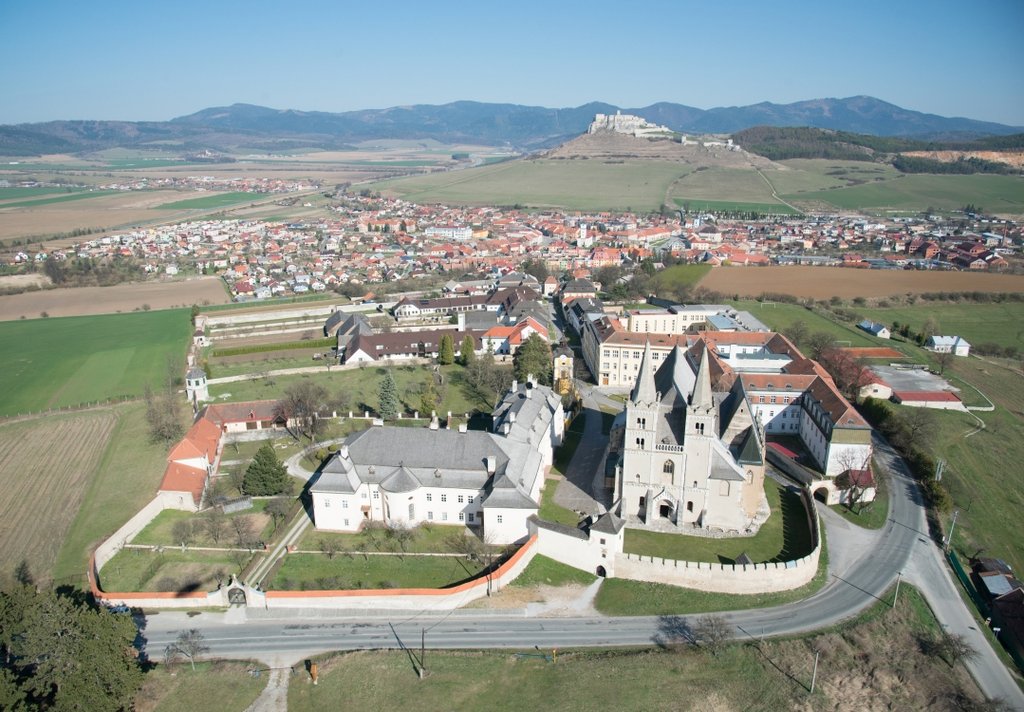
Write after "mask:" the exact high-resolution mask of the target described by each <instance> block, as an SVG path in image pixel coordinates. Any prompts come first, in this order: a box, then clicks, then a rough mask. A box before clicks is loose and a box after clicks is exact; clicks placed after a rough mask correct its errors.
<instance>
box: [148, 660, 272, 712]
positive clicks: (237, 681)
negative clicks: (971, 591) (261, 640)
mask: <svg viewBox="0 0 1024 712" xmlns="http://www.w3.org/2000/svg"><path fill="white" fill-rule="evenodd" d="M253 667H255V668H261V669H262V668H263V665H261V664H259V663H242V662H200V663H196V669H195V672H193V671H192V667H191V665H189V664H188V663H187V662H182V663H178V664H175V665H173V666H171V667H167V666H166V665H158V666H157V667H156V668H154V669H153V670H150V671H149V672H147V673H146V677H145V678H144V680H143V683H142V689H140V690H139V694H138V695H137V696H136V698H135V707H134V709H135V710H136V712H197V711H198V710H222V711H223V712H243V710H245V709H246V708H247V707H248V706H249V705H251V704H252V703H253V701H254V700H255V699H256V698H257V697H258V696H259V694H260V693H261V692H262V691H263V688H265V687H266V686H267V678H268V675H267V671H266V670H265V669H264V670H263V674H262V675H261V676H260V677H253V676H252V675H250V674H249V672H248V671H249V669H250V668H253Z"/></svg>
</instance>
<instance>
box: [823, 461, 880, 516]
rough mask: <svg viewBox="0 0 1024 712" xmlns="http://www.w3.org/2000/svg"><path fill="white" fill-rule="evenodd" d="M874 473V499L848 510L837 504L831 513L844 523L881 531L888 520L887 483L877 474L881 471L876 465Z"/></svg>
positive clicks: (843, 505) (844, 506)
mask: <svg viewBox="0 0 1024 712" xmlns="http://www.w3.org/2000/svg"><path fill="white" fill-rule="evenodd" d="M873 469H874V472H875V488H876V490H877V491H876V492H875V499H874V500H873V501H871V502H868V503H867V504H865V505H863V506H862V505H860V504H858V505H856V506H855V508H854V509H850V508H849V507H847V506H846V505H845V504H837V505H835V506H834V507H832V511H833V512H835V513H836V514H838V515H839V516H841V517H842V518H843V519H845V520H846V521H848V522H850V523H852V524H856V525H857V526H858V527H864V528H865V529H881V528H882V527H883V526H885V523H886V522H887V521H888V520H889V482H888V479H886V478H885V477H884V476H881V475H880V474H879V473H880V472H882V469H881V468H880V467H878V466H877V465H876V466H875V467H874V468H873Z"/></svg>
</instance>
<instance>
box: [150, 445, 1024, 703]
mask: <svg viewBox="0 0 1024 712" xmlns="http://www.w3.org/2000/svg"><path fill="white" fill-rule="evenodd" d="M879 455H880V457H881V459H882V460H883V462H885V463H886V464H888V465H890V467H891V468H892V473H891V479H890V519H889V521H888V523H887V524H886V526H885V527H884V528H883V529H882V530H881V532H880V533H879V534H878V535H877V536H874V537H868V538H867V539H864V540H862V542H863V543H862V546H865V547H866V548H865V550H864V551H862V552H860V555H859V556H858V555H857V551H856V548H857V545H856V543H854V545H853V546H850V545H849V544H846V545H845V548H843V547H844V544H841V543H840V542H839V541H838V540H840V539H842V534H841V532H840V530H839V529H838V528H836V527H834V526H832V524H833V522H832V521H831V519H830V520H829V521H828V522H827V524H826V526H827V527H828V533H829V536H828V539H829V550H830V555H831V554H832V552H835V553H836V555H837V565H836V566H835V567H832V566H830V573H832V574H833V576H832V580H831V581H830V582H829V583H828V584H827V585H826V586H825V587H824V588H822V590H821V591H819V592H818V593H817V594H815V595H814V596H812V597H810V598H808V599H806V600H804V601H800V602H797V603H792V604H787V605H784V606H778V607H775V608H768V609H758V610H751V611H736V612H730V613H726V614H724V617H725V618H726V619H727V620H728V621H729V622H730V623H731V624H732V625H733V626H735V628H736V631H737V636H738V637H741V638H742V637H750V638H758V637H760V636H762V635H763V636H777V635H794V634H800V633H807V632H810V631H813V630H817V629H821V628H824V627H828V626H831V625H834V624H836V623H838V622H840V621H842V620H845V619H847V618H849V617H851V616H853V615H855V614H856V613H858V612H859V611H861V610H863V609H864V608H866V607H868V606H870V605H872V604H873V603H876V602H878V601H880V600H881V598H880V596H882V595H883V594H884V593H885V592H886V591H887V590H888V588H889V587H890V586H891V585H892V584H893V582H894V580H895V578H896V575H897V572H903V573H904V575H905V577H906V578H907V579H908V580H910V581H912V582H914V583H915V584H916V585H917V586H918V587H919V588H920V589H921V590H922V592H923V593H924V595H925V596H926V598H927V599H928V601H929V603H930V604H931V605H932V606H933V608H934V610H935V612H936V615H937V616H938V618H939V620H940V622H942V623H943V624H945V625H946V626H948V627H949V629H950V630H951V631H954V632H964V634H965V635H967V636H968V639H969V640H970V641H971V643H972V644H973V645H975V647H976V648H977V649H978V650H979V653H980V655H979V657H978V659H977V660H975V661H973V662H971V663H969V664H968V667H969V669H970V670H971V672H972V673H973V674H974V675H975V679H977V680H978V683H979V685H980V686H981V688H982V690H983V691H984V692H985V694H986V695H988V696H989V697H994V698H1002V699H1003V700H1005V701H1006V702H1008V703H1009V704H1010V705H1011V708H1013V709H1022V710H1024V695H1022V693H1021V691H1020V688H1018V687H1017V686H1016V685H1015V684H1014V682H1013V680H1012V678H1011V677H1010V674H1009V672H1008V671H1007V670H1006V668H1005V667H1003V666H1002V664H1001V663H1000V662H999V660H998V658H996V656H995V653H994V652H993V651H992V649H991V648H990V647H989V646H988V645H987V643H986V642H985V640H984V638H983V637H982V636H981V633H980V632H979V631H977V630H974V629H972V627H973V625H974V624H973V619H972V618H971V616H970V614H969V613H968V611H967V609H966V607H965V606H964V604H963V603H962V601H960V599H959V597H958V596H957V595H956V591H955V589H954V588H952V585H953V584H952V582H951V580H950V575H949V573H948V571H947V569H946V568H945V567H944V566H943V564H942V562H941V560H940V559H939V556H938V554H937V549H938V547H937V546H936V545H935V544H934V543H933V542H932V541H931V540H930V539H929V537H928V534H927V530H926V528H925V519H924V509H923V508H922V506H921V501H920V495H919V493H918V490H917V487H916V485H915V484H914V483H913V481H912V480H911V479H910V477H909V475H908V474H907V473H906V471H905V469H904V468H903V467H902V465H901V463H898V462H897V460H896V459H895V457H894V455H893V453H892V451H891V450H889V449H888V447H887V446H886V445H885V444H884V443H882V442H879ZM833 539H836V540H837V541H836V542H833V541H832V540H833ZM868 542H870V543H868ZM947 584H948V587H947ZM686 623H687V618H686V617H685V616H679V617H675V616H669V617H614V618H613V617H597V616H581V617H578V618H529V617H527V616H526V615H525V614H524V613H523V612H520V613H519V614H518V615H505V614H501V615H495V614H493V613H490V612H485V611H455V612H453V613H449V614H446V615H442V616H437V615H434V614H431V615H416V614H413V615H405V614H391V615H390V616H384V617H381V616H378V617H368V616H366V615H365V614H358V613H353V614H352V617H351V618H348V619H345V618H340V617H331V618H326V617H319V616H318V615H317V614H316V613H315V612H310V613H308V614H302V615H301V616H300V617H296V618H292V619H289V620H281V619H278V620H269V619H259V617H258V615H257V613H256V612H247V611H242V610H239V611H230V612H229V613H228V614H211V613H202V614H199V615H197V616H194V617H189V616H188V615H187V614H185V613H169V612H163V613H159V614H156V615H153V616H150V617H149V619H148V620H147V621H146V622H145V628H144V630H143V632H142V635H143V638H144V643H145V646H146V649H147V650H149V651H153V652H152V653H151V654H152V655H153V656H154V657H156V656H158V655H159V651H162V650H163V647H164V646H165V645H166V644H167V643H169V642H171V641H173V640H174V639H175V638H176V637H177V635H178V633H179V632H180V631H181V630H182V629H183V628H199V629H200V630H201V631H202V633H203V634H204V635H205V636H206V640H207V643H208V644H209V646H210V654H211V655H213V656H220V657H226V658H256V659H260V660H263V661H264V662H266V663H267V664H269V665H271V666H272V667H280V666H282V665H291V664H294V663H295V662H297V661H299V660H302V659H303V658H305V657H308V656H310V655H313V654H316V653H322V652H328V651H332V650H353V649H365V648H395V647H398V645H399V639H401V640H402V641H414V642H415V641H417V640H418V639H419V635H420V631H421V629H426V630H427V642H428V644H429V645H430V647H432V648H530V647H533V646H534V645H539V646H541V647H542V648H547V647H561V648H565V647H583V646H612V645H649V644H652V643H655V642H657V641H658V640H659V638H660V637H661V636H662V635H663V634H664V631H665V630H666V628H677V627H678V626H679V625H685V624H686Z"/></svg>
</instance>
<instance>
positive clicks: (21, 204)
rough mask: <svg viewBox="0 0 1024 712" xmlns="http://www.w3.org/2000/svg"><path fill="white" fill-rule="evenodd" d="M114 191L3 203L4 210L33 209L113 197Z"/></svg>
mask: <svg viewBox="0 0 1024 712" xmlns="http://www.w3.org/2000/svg"><path fill="white" fill-rule="evenodd" d="M117 192H119V191H116V190H90V191H85V192H81V191H80V192H77V193H62V194H61V195H56V196H52V197H49V198H38V199H35V200H16V201H14V202H11V203H4V204H3V206H2V207H4V208H34V207H37V206H39V205H52V204H53V203H67V202H70V201H72V200H88V199H89V198H100V197H102V196H104V195H113V194H114V193H117Z"/></svg>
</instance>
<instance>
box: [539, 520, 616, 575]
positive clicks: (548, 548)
mask: <svg viewBox="0 0 1024 712" xmlns="http://www.w3.org/2000/svg"><path fill="white" fill-rule="evenodd" d="M530 530H531V534H534V535H536V537H537V553H538V554H543V555H544V556H546V557H548V558H549V559H554V560H555V561H558V562H560V563H563V564H565V565H566V566H572V567H573V568H577V569H580V570H581V571H586V572H588V573H591V574H595V575H597V574H598V567H599V566H600V567H603V568H604V575H605V576H614V575H615V560H616V556H618V555H619V554H621V553H622V541H623V534H624V533H625V529H623V530H621V531H620V532H619V533H618V534H602V533H600V532H591V534H590V538H588V539H580V538H578V537H574V536H571V535H569V534H563V533H561V532H557V531H552V530H551V529H545V528H543V527H542V526H538V525H536V524H532V523H531V526H530Z"/></svg>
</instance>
